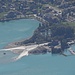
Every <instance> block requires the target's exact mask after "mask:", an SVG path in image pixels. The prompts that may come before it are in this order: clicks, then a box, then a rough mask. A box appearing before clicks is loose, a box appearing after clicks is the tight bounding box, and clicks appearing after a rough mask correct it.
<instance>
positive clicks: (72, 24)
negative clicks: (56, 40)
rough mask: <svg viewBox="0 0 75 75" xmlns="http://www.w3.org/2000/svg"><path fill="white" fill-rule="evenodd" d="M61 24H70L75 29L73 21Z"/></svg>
mask: <svg viewBox="0 0 75 75" xmlns="http://www.w3.org/2000/svg"><path fill="white" fill-rule="evenodd" d="M63 25H68V26H71V27H72V28H74V31H75V22H63Z"/></svg>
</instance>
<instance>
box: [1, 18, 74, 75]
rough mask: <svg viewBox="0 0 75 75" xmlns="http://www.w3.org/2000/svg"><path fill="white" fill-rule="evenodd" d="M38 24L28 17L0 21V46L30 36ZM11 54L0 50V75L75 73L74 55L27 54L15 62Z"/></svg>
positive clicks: (67, 74)
mask: <svg viewBox="0 0 75 75" xmlns="http://www.w3.org/2000/svg"><path fill="white" fill-rule="evenodd" d="M38 25H39V22H38V21H36V20H30V19H29V20H28V19H26V20H16V21H10V22H5V23H0V48H2V47H4V46H5V45H7V44H8V43H10V42H12V41H17V40H20V39H23V38H28V37H30V36H31V35H32V34H33V31H34V30H35V29H36V28H37V27H38ZM72 49H75V45H73V46H72ZM65 53H66V54H68V55H70V53H69V52H65ZM13 56H16V55H15V54H13V53H11V52H7V54H6V55H3V53H2V52H0V75H75V56H68V57H65V56H62V55H51V54H49V53H48V54H44V55H29V56H27V57H23V58H22V59H20V60H18V61H15V62H13V61H12V59H11V57H13ZM10 59H11V60H10Z"/></svg>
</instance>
